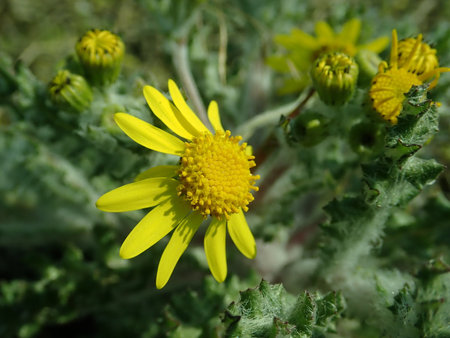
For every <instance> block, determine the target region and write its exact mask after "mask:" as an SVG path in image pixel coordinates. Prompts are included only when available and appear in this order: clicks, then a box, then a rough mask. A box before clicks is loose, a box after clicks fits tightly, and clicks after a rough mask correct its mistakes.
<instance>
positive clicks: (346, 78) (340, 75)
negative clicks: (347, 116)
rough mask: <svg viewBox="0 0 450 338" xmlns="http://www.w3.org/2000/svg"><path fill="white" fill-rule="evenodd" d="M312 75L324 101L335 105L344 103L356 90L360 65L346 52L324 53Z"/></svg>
mask: <svg viewBox="0 0 450 338" xmlns="http://www.w3.org/2000/svg"><path fill="white" fill-rule="evenodd" d="M311 77H312V80H313V84H314V87H315V89H316V90H317V92H318V94H319V96H320V99H321V100H322V101H323V102H324V103H326V104H328V105H333V106H334V105H342V104H344V103H346V102H347V101H348V100H349V99H350V98H351V96H352V95H353V92H354V91H355V86H356V82H357V81H358V65H357V64H356V62H355V61H354V60H353V58H351V57H350V56H348V55H346V54H344V53H340V52H333V53H327V54H323V55H322V56H320V57H319V58H318V59H316V61H315V62H314V65H313V68H312V69H311Z"/></svg>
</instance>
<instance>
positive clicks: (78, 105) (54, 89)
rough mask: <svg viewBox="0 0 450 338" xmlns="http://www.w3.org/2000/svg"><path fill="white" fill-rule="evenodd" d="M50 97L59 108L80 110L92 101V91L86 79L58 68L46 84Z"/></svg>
mask: <svg viewBox="0 0 450 338" xmlns="http://www.w3.org/2000/svg"><path fill="white" fill-rule="evenodd" d="M48 92H49V94H50V98H51V100H52V101H53V103H54V104H55V105H57V106H58V107H60V108H61V109H67V110H72V111H77V112H82V111H83V110H85V109H87V108H88V107H89V106H90V105H91V102H92V91H91V88H90V87H89V85H88V83H87V82H86V80H85V79H84V78H83V77H82V76H80V75H76V74H72V73H70V72H69V71H68V70H60V71H59V72H58V73H57V74H56V76H55V77H54V78H53V80H52V81H51V82H50V84H49V86H48Z"/></svg>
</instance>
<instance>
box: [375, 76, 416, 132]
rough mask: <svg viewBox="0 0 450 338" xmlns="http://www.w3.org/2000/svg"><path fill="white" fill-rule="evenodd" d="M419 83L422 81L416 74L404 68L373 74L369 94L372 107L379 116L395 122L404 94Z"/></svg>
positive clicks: (400, 109) (401, 106)
mask: <svg viewBox="0 0 450 338" xmlns="http://www.w3.org/2000/svg"><path fill="white" fill-rule="evenodd" d="M421 84H422V81H421V80H420V79H419V78H418V77H417V75H416V74H414V73H410V72H408V71H407V70H406V69H404V68H399V69H396V68H392V69H389V70H387V71H386V72H384V73H379V74H377V75H376V76H375V78H374V79H373V81H372V87H371V88H370V92H369V95H370V98H371V99H372V101H373V106H374V108H375V109H376V110H377V111H378V112H379V113H380V114H381V116H382V117H383V118H384V119H385V120H388V121H390V122H391V123H393V124H396V123H397V116H398V115H399V114H400V113H401V111H402V108H403V101H404V100H405V94H406V93H407V92H408V91H409V90H410V89H411V87H412V86H418V85H421Z"/></svg>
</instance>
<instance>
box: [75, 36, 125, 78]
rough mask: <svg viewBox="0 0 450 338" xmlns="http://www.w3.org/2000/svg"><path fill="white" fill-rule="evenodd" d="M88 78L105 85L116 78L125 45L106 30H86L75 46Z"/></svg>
mask: <svg viewBox="0 0 450 338" xmlns="http://www.w3.org/2000/svg"><path fill="white" fill-rule="evenodd" d="M75 49H76V52H77V54H78V57H79V59H80V62H81V64H82V66H83V69H84V71H85V73H86V77H87V78H88V80H89V81H90V82H91V83H92V84H94V85H107V84H111V83H113V82H114V81H116V80H117V77H118V76H119V73H120V68H121V66H122V60H123V57H124V53H125V46H124V44H123V42H122V40H121V39H120V38H119V37H118V36H117V35H115V34H113V33H111V32H109V31H107V30H99V29H93V30H90V31H88V32H87V33H86V34H85V35H84V36H82V37H81V39H80V40H79V41H78V43H77V44H76V46H75Z"/></svg>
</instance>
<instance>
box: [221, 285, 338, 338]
mask: <svg viewBox="0 0 450 338" xmlns="http://www.w3.org/2000/svg"><path fill="white" fill-rule="evenodd" d="M344 309H345V303H344V299H343V298H342V295H341V294H340V293H336V292H329V293H328V294H326V295H324V296H320V295H319V294H318V293H309V292H307V291H305V292H304V293H302V294H300V295H299V296H298V297H297V299H296V298H295V297H294V296H292V295H290V294H288V293H287V292H286V290H285V289H284V288H283V286H282V285H281V284H279V285H271V284H269V283H267V282H266V281H264V280H263V281H261V283H260V284H259V285H258V287H256V288H255V289H248V290H246V291H243V292H241V295H240V299H239V301H238V302H233V303H232V304H230V306H229V307H228V308H227V311H226V312H225V316H224V319H223V322H224V325H225V327H226V335H227V336H230V337H236V336H240V337H322V336H324V335H325V334H326V333H327V332H335V324H336V320H337V319H338V318H339V317H340V316H341V313H342V312H343V311H344Z"/></svg>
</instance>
